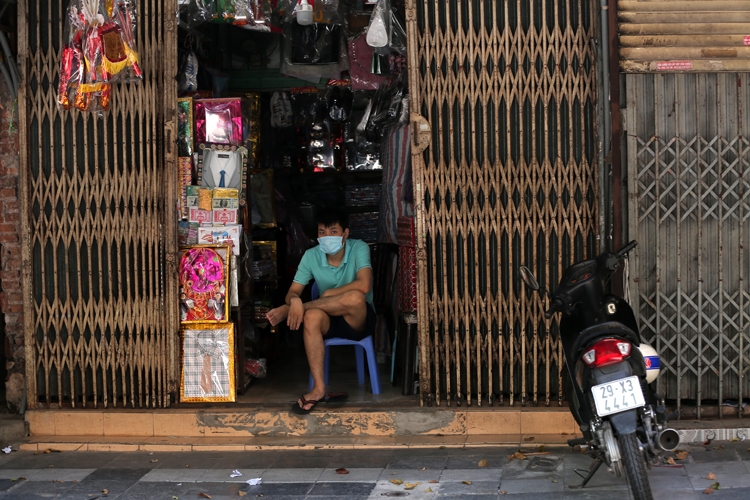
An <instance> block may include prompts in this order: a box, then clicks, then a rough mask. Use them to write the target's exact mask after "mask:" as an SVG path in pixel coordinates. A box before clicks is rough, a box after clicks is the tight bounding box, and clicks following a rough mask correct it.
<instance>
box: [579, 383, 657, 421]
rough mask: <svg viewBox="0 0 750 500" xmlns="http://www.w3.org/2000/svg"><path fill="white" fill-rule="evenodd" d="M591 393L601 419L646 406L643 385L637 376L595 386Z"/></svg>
mask: <svg viewBox="0 0 750 500" xmlns="http://www.w3.org/2000/svg"><path fill="white" fill-rule="evenodd" d="M591 393H592V394H593V395H594V402H595V403H596V412H597V413H598V414H599V416H600V417H603V416H605V415H611V414H613V413H620V412H622V411H627V410H632V409H633V408H640V407H641V406H644V405H645V404H646V402H645V401H644V399H643V391H641V383H640V381H639V380H638V377H636V376H633V377H628V378H621V379H620V380H614V381H612V382H607V383H606V384H600V385H595V386H594V387H592V388H591Z"/></svg>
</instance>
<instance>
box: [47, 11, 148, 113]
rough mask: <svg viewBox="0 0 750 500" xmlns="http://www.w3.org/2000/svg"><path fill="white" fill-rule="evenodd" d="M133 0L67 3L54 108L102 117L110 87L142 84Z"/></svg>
mask: <svg viewBox="0 0 750 500" xmlns="http://www.w3.org/2000/svg"><path fill="white" fill-rule="evenodd" d="M136 18H137V10H136V4H135V0H114V1H108V0H102V1H101V2H100V1H99V0H71V1H70V3H69V5H68V10H67V16H66V20H65V22H66V26H65V30H66V32H67V33H68V37H67V38H68V43H67V44H66V45H65V46H64V47H63V51H62V53H61V58H60V82H59V84H58V103H59V104H60V106H62V107H63V108H65V109H70V107H71V97H72V106H74V107H76V108H78V109H80V110H82V111H107V110H108V109H109V104H110V96H111V86H110V84H111V83H112V82H114V81H122V80H140V79H142V78H143V73H142V71H141V68H140V65H139V59H138V53H137V52H136V48H135V39H136V38H135V30H136Z"/></svg>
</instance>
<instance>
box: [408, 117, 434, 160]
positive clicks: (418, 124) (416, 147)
mask: <svg viewBox="0 0 750 500" xmlns="http://www.w3.org/2000/svg"><path fill="white" fill-rule="evenodd" d="M431 138H432V128H430V122H428V121H427V119H426V118H425V117H424V116H421V115H416V114H413V115H411V154H413V155H418V154H420V153H421V152H423V151H424V150H425V149H427V146H429V145H430V139H431Z"/></svg>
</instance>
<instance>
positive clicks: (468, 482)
mask: <svg viewBox="0 0 750 500" xmlns="http://www.w3.org/2000/svg"><path fill="white" fill-rule="evenodd" d="M461 482H462V483H464V484H471V481H461Z"/></svg>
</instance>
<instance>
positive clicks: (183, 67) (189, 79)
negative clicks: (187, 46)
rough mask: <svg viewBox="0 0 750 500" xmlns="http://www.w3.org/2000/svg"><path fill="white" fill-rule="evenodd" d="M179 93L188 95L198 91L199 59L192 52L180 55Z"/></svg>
mask: <svg viewBox="0 0 750 500" xmlns="http://www.w3.org/2000/svg"><path fill="white" fill-rule="evenodd" d="M178 74H179V75H180V76H179V80H178V83H177V91H178V92H179V93H180V94H188V93H192V92H195V91H197V90H198V57H197V56H196V55H195V52H193V51H192V50H191V51H190V52H183V53H182V54H180V69H179V70H178Z"/></svg>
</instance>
